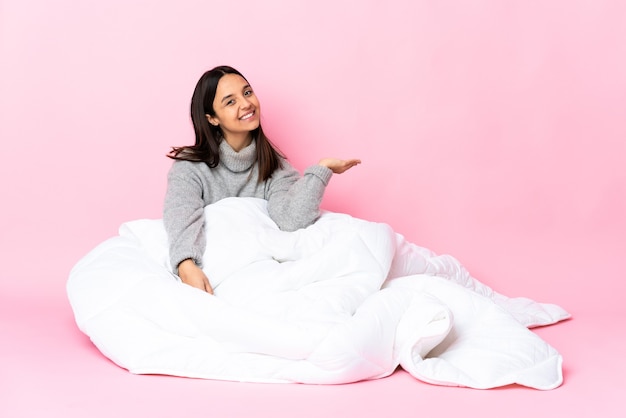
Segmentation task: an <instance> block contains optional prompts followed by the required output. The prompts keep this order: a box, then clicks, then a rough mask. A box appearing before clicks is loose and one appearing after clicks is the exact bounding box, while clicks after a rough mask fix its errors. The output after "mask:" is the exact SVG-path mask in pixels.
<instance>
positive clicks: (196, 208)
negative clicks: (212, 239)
mask: <svg viewBox="0 0 626 418" xmlns="http://www.w3.org/2000/svg"><path fill="white" fill-rule="evenodd" d="M192 165H193V163H189V162H186V161H177V162H175V163H174V164H173V165H172V168H171V169H170V172H169V174H168V178H167V191H166V193H165V204H164V206H163V223H164V225H165V230H166V232H167V236H168V243H169V250H170V262H171V264H172V270H173V272H174V274H178V265H179V264H180V263H181V262H182V261H184V260H186V259H188V258H191V259H193V260H194V262H195V263H196V265H198V266H200V267H202V256H203V254H204V250H205V247H206V239H205V236H204V201H203V198H202V193H203V192H202V190H203V189H202V181H201V180H200V177H199V173H197V172H196V171H195V170H193V168H192Z"/></svg>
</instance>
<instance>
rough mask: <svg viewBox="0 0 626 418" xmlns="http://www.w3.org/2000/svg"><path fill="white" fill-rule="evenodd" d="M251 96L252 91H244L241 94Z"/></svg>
mask: <svg viewBox="0 0 626 418" xmlns="http://www.w3.org/2000/svg"><path fill="white" fill-rule="evenodd" d="M251 94H252V90H246V91H244V92H243V95H244V96H250V95H251Z"/></svg>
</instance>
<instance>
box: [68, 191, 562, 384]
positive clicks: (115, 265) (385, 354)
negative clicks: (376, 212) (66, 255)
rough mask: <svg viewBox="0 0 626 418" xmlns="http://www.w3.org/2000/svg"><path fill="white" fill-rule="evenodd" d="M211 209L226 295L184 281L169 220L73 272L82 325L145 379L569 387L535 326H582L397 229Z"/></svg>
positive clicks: (259, 209)
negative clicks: (499, 288)
mask: <svg viewBox="0 0 626 418" xmlns="http://www.w3.org/2000/svg"><path fill="white" fill-rule="evenodd" d="M205 211H206V219H207V221H206V231H207V233H206V236H207V237H208V241H207V249H206V252H205V261H204V262H205V266H204V270H205V271H206V273H207V275H208V277H209V278H210V280H211V283H212V285H213V287H214V289H215V296H212V295H209V294H207V293H204V292H202V291H199V290H196V289H194V288H192V287H190V286H187V285H185V284H182V283H181V282H180V280H179V279H178V278H177V277H176V276H174V275H173V274H172V273H171V266H170V265H169V261H168V249H167V236H166V233H165V230H164V228H163V224H162V221H160V220H138V221H133V222H128V223H125V224H123V225H122V226H121V228H120V233H119V236H116V237H114V238H111V239H109V240H107V241H105V242H103V243H102V244H100V245H99V246H98V247H96V248H95V249H93V250H92V251H91V252H90V253H88V254H87V255H86V256H85V257H84V258H83V259H82V260H80V261H79V262H78V263H77V265H76V266H75V267H74V268H73V270H72V272H71V274H70V277H69V280H68V282H67V291H68V296H69V300H70V303H71V305H72V308H73V310H74V314H75V317H76V322H77V324H78V327H79V328H80V329H81V330H82V331H83V332H84V333H85V334H87V335H88V336H89V337H90V338H91V340H92V341H93V343H94V344H95V345H96V346H97V347H98V349H99V350H100V351H101V352H102V353H103V354H104V355H105V356H107V357H109V358H110V359H111V360H113V361H114V362H115V363H117V364H118V365H120V366H121V367H124V368H126V369H128V370H129V371H130V372H132V373H140V374H167V375H175V376H188V377H196V378H207V379H222V380H236V381H251V382H299V383H328V384H332V383H348V382H355V381H359V380H365V379H377V378H382V377H385V376H388V375H389V374H391V373H393V372H394V370H396V368H397V367H398V366H401V367H402V368H404V369H405V370H406V371H407V372H409V373H410V374H411V375H413V376H414V377H415V378H416V379H419V380H421V381H424V382H429V383H433V384H439V385H454V386H467V387H472V388H481V389H486V388H493V387H498V386H503V385H508V384H513V383H517V384H520V385H524V386H529V387H532V388H537V389H552V388H555V387H557V386H559V385H560V384H561V383H562V379H563V378H562V371H561V370H562V367H561V366H562V358H561V356H560V355H559V353H558V352H557V351H556V350H555V349H554V348H552V347H551V346H550V345H548V344H547V343H546V342H545V341H543V340H542V339H540V338H539V337H538V336H537V335H536V334H534V333H533V332H531V331H530V330H529V329H528V327H532V326H538V325H547V324H552V323H555V322H558V321H560V320H563V319H565V318H568V317H569V315H568V313H567V312H565V311H564V310H563V309H562V308H560V307H558V306H556V305H551V304H540V303H536V302H534V301H532V300H530V299H525V298H507V297H505V296H503V295H501V294H498V293H496V292H494V291H493V290H491V289H490V288H489V287H487V286H485V285H484V284H482V283H480V282H478V281H477V280H475V279H473V278H472V277H471V276H470V275H469V274H468V273H467V271H466V270H465V269H464V268H463V267H462V266H461V265H460V264H459V263H458V261H456V260H455V259H454V258H452V257H450V256H445V255H442V256H437V255H435V254H434V253H433V252H431V251H429V250H427V249H425V248H421V247H418V246H416V245H414V244H411V243H409V242H407V241H406V240H405V239H404V238H403V237H402V236H401V235H399V234H396V233H395V232H394V231H393V230H392V229H391V228H390V227H389V226H388V225H385V224H380V223H373V222H367V221H364V220H360V219H356V218H353V217H350V216H348V215H344V214H337V213H330V212H327V213H324V214H323V215H322V217H321V218H320V219H319V220H318V221H317V222H316V223H315V224H314V225H312V226H310V227H308V228H306V229H302V230H299V231H296V232H282V231H280V230H279V229H278V228H277V226H276V225H275V224H274V222H273V221H272V220H271V219H270V218H269V216H268V214H267V211H266V202H265V201H264V200H261V199H254V198H229V199H225V200H222V201H220V202H218V203H216V204H213V205H210V206H208V207H207V208H206V209H205Z"/></svg>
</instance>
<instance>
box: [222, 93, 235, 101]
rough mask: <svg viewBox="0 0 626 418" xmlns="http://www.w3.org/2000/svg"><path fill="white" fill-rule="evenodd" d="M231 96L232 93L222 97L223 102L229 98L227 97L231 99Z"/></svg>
mask: <svg viewBox="0 0 626 418" xmlns="http://www.w3.org/2000/svg"><path fill="white" fill-rule="evenodd" d="M231 97H233V95H232V94H228V95H226V96H224V98H223V99H222V103H224V101H225V100H227V99H229V98H231Z"/></svg>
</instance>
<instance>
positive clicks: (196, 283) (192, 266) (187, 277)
mask: <svg viewBox="0 0 626 418" xmlns="http://www.w3.org/2000/svg"><path fill="white" fill-rule="evenodd" d="M178 276H179V277H180V279H181V280H182V281H183V283H185V284H188V285H189V286H193V287H195V288H198V289H200V290H204V291H205V292H207V293H210V294H213V288H212V287H211V284H210V283H209V278H208V277H207V276H206V274H204V272H203V271H202V269H201V268H200V267H198V266H197V265H196V263H194V261H193V260H192V259H191V258H188V259H187V260H183V261H182V262H181V263H180V264H179V265H178Z"/></svg>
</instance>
